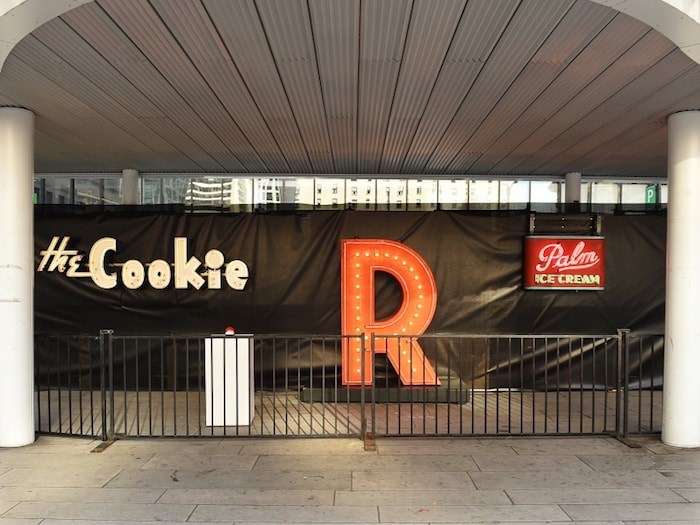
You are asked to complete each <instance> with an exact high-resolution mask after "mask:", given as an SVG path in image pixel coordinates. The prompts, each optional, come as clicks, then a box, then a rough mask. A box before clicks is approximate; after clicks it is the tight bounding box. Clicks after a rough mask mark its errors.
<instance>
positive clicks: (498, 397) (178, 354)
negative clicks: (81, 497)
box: [35, 330, 663, 439]
mask: <svg viewBox="0 0 700 525" xmlns="http://www.w3.org/2000/svg"><path fill="white" fill-rule="evenodd" d="M343 341H346V342H350V341H352V342H355V343H359V345H360V347H361V348H362V351H361V352H360V357H359V358H358V359H361V363H360V369H361V370H362V371H363V372H362V376H361V380H360V383H359V384H355V385H344V384H343V381H342V348H343ZM354 346H358V345H357V344H355V345H354ZM35 349H36V356H35V384H36V421H37V430H38V431H39V432H41V433H51V434H69V435H82V436H92V437H96V438H99V439H109V438H112V437H114V436H140V437H152V436H154V437H155V436H162V437H178V436H179V437H187V436H197V437H204V436H213V437H222V436H290V437H292V436H307V437H308V436H358V437H366V436H372V437H374V436H408V435H410V436H415V435H421V436H491V435H550V434H555V435H581V434H613V435H616V436H619V437H626V436H628V435H630V434H643V433H654V432H659V431H660V424H661V423H660V417H661V399H662V390H661V377H662V373H663V336H657V335H630V334H629V332H628V331H625V330H621V331H619V332H618V333H616V334H611V335H473V334H431V335H421V336H419V337H416V336H407V335H404V336H372V337H370V336H367V337H365V336H364V334H359V335H357V336H338V335H330V336H329V335H262V336H261V335H256V336H255V337H248V336H245V335H236V336H223V335H217V336H204V335H169V336H132V335H118V334H114V333H113V332H112V331H111V330H103V331H101V332H100V334H99V335H98V336H85V335H80V336H55V335H37V336H36V342H35ZM388 349H389V350H390V349H394V350H391V351H389V352H388V353H387V350H388ZM366 361H370V363H368V365H369V366H368V367H365V363H366ZM402 366H410V367H412V368H415V369H416V370H417V371H418V372H416V370H414V371H413V372H412V373H413V374H414V377H413V379H410V380H409V381H408V382H406V380H405V377H404V382H402V381H401V379H400V377H401V376H402V372H403V375H404V376H406V372H407V370H405V369H404V370H403V371H402V369H401V367H402ZM365 370H371V377H367V374H366V373H365ZM428 370H433V371H434V372H435V374H436V376H435V377H436V378H437V379H432V380H425V379H426V378H427V376H423V377H420V373H427V372H426V371H428ZM421 371H422V372H421ZM415 374H419V376H418V377H415ZM408 375H409V376H410V373H409V374H408ZM406 377H408V376H406Z"/></svg>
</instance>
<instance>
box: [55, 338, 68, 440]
mask: <svg viewBox="0 0 700 525" xmlns="http://www.w3.org/2000/svg"><path fill="white" fill-rule="evenodd" d="M66 341H67V342H66V346H69V345H70V339H66ZM56 389H57V390H58V433H59V434H61V433H63V399H62V398H63V389H62V388H61V347H60V340H59V347H58V351H57V352H56Z"/></svg>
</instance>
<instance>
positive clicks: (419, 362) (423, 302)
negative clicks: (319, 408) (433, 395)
mask: <svg viewBox="0 0 700 525" xmlns="http://www.w3.org/2000/svg"><path fill="white" fill-rule="evenodd" d="M378 271H380V272H386V273H388V274H390V275H392V276H393V277H395V278H396V280H397V281H398V282H399V284H400V285H401V289H402V290H403V301H402V303H401V306H400V307H399V309H398V310H397V311H396V313H395V314H394V315H393V316H391V317H389V318H388V319H381V320H378V319H376V318H375V305H374V297H375V296H374V288H375V286H374V284H375V273H376V272H378ZM340 279H341V300H342V302H341V316H342V321H341V323H342V333H343V334H344V335H347V336H353V335H359V334H363V333H364V334H365V338H366V341H365V343H366V344H365V345H364V346H365V352H367V353H366V354H365V357H364V368H365V370H364V378H363V374H362V363H363V358H362V344H361V343H362V342H361V338H359V337H350V338H345V339H344V340H343V348H342V361H343V384H345V385H361V384H363V382H364V384H371V382H372V379H373V370H372V360H371V356H370V353H369V352H371V348H370V344H369V341H370V337H371V335H372V334H374V335H375V336H386V337H379V338H376V339H375V351H376V352H385V353H386V354H387V357H388V358H389V362H391V364H392V365H393V367H394V368H395V369H396V371H397V373H398V374H399V377H400V379H401V382H402V383H403V384H404V385H436V384H439V383H440V381H439V380H438V378H437V375H436V373H435V370H434V369H433V367H432V365H431V364H430V363H429V362H428V361H427V360H426V358H425V355H424V353H423V349H422V348H421V347H420V345H419V344H418V340H417V338H416V337H401V336H409V335H410V336H418V335H420V334H422V333H424V332H425V330H427V328H428V326H429V325H430V321H432V319H433V315H434V314H435V308H436V305H437V287H436V285H435V279H434V277H433V274H432V272H431V271H430V268H429V267H428V265H427V264H426V262H425V261H424V260H423V258H422V257H421V256H420V255H418V253H416V252H415V251H414V250H412V249H411V248H409V247H408V246H406V245H404V244H401V243H398V242H395V241H387V240H381V239H361V240H344V241H341V278H340Z"/></svg>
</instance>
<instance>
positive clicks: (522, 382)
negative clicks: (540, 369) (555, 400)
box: [520, 337, 534, 434]
mask: <svg viewBox="0 0 700 525" xmlns="http://www.w3.org/2000/svg"><path fill="white" fill-rule="evenodd" d="M533 393H534V392H533ZM524 432H525V338H524V337H521V338H520V433H521V434H524Z"/></svg>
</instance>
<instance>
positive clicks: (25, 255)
mask: <svg viewBox="0 0 700 525" xmlns="http://www.w3.org/2000/svg"><path fill="white" fill-rule="evenodd" d="M33 179H34V114H33V113H32V112H31V111H27V110H26V109H20V108H0V403H2V409H0V447H19V446H22V445H28V444H29V443H32V442H33V441H34V181H33Z"/></svg>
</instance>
